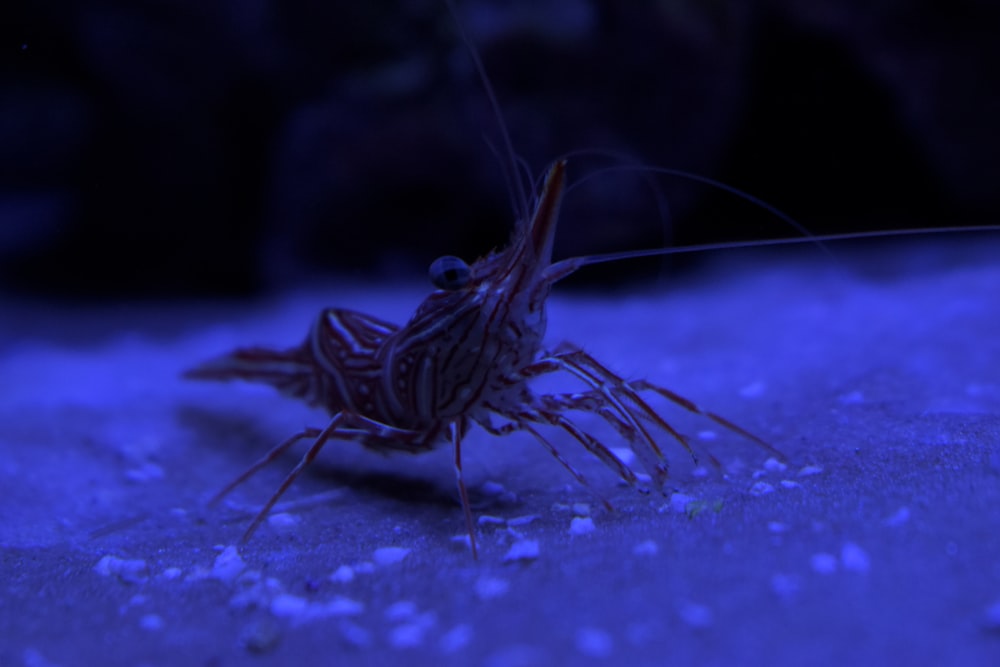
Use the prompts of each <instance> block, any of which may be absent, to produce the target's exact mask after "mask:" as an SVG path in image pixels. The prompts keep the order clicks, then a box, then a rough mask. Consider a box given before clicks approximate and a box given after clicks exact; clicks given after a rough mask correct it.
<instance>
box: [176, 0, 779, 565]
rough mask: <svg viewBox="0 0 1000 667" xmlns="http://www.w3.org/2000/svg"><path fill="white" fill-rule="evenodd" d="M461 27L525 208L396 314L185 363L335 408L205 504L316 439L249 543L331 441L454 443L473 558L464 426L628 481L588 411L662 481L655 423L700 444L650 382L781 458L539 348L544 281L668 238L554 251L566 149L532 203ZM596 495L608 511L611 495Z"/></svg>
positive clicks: (360, 318)
mask: <svg viewBox="0 0 1000 667" xmlns="http://www.w3.org/2000/svg"><path fill="white" fill-rule="evenodd" d="M449 8H451V5H450V3H449ZM452 11H454V10H453V8H452ZM456 22H457V17H456ZM458 27H459V32H460V33H461V36H462V39H463V40H464V41H465V43H466V45H467V46H468V48H469V51H470V55H471V57H472V59H473V62H474V64H475V66H476V68H477V71H478V73H479V75H480V79H481V81H482V83H483V85H484V88H485V90H486V94H487V96H488V98H489V101H490V103H491V105H492V107H493V110H494V112H495V114H496V116H497V120H498V124H499V126H500V131H501V136H502V138H503V148H504V149H505V151H504V157H505V161H506V164H505V169H506V176H507V179H508V182H509V184H510V185H512V186H513V187H514V188H515V190H517V192H516V194H517V195H518V197H517V201H518V202H519V203H520V219H519V220H518V221H517V223H516V226H515V229H514V232H513V235H512V238H511V241H510V242H509V244H508V245H507V246H506V247H505V248H503V249H502V250H499V251H495V252H492V253H491V254H489V255H487V256H485V257H482V258H480V259H478V260H476V261H475V262H473V263H472V264H471V265H469V264H466V263H465V262H464V261H462V260H461V259H459V258H457V257H452V256H445V257H441V258H439V259H438V260H436V261H435V262H434V263H433V264H432V265H431V268H430V274H431V279H432V282H433V283H434V285H435V287H436V288H437V289H436V290H435V291H433V292H432V293H431V294H430V295H429V296H427V298H425V299H424V301H423V302H422V303H421V304H420V305H419V307H418V308H417V309H416V312H415V313H414V314H413V316H412V317H411V318H410V320H409V321H408V322H407V323H406V324H404V325H403V326H398V325H396V324H393V323H390V322H386V321H383V320H380V319H378V318H375V317H372V316H370V315H367V314H365V313H361V312H357V311H354V310H346V309H342V308H328V309H326V310H323V311H322V312H321V313H319V315H318V316H317V318H316V319H315V320H314V321H313V323H312V326H311V328H310V330H309V333H308V335H307V336H306V338H305V340H304V341H303V342H302V343H301V344H300V345H297V346H295V347H291V348H288V349H284V350H275V349H268V348H261V347H250V348H243V349H238V350H236V351H234V352H232V353H230V354H227V355H224V356H222V357H220V358H217V359H214V360H211V361H208V362H206V363H203V364H201V365H199V366H197V367H195V368H192V369H191V370H189V371H187V372H186V373H185V377H188V378H193V379H202V380H222V381H226V380H245V381H251V382H261V383H265V384H269V385H271V386H273V387H275V388H276V389H277V390H278V391H280V392H281V393H283V394H285V395H287V396H291V397H294V398H296V399H300V400H302V401H305V402H306V403H308V404H309V405H311V406H314V407H317V408H321V409H323V410H325V411H326V412H327V413H328V414H329V415H330V419H329V421H328V422H327V423H326V426H324V427H323V428H306V429H303V430H301V431H299V432H297V433H295V434H293V435H292V436H291V437H289V438H287V439H286V440H284V441H283V442H281V443H279V444H278V445H277V446H275V447H274V448H273V449H271V450H270V451H269V452H267V453H266V454H265V455H264V456H263V457H262V458H260V459H259V460H258V461H257V462H256V463H254V464H253V465H251V466H250V467H249V468H247V469H246V470H245V471H244V472H243V473H242V474H241V475H239V476H238V477H237V478H236V479H234V480H233V481H232V482H231V483H229V484H228V485H227V486H225V487H224V488H223V489H222V490H221V491H219V493H217V494H216V495H215V496H214V497H213V499H212V501H211V502H216V501H218V500H219V499H221V498H222V497H224V496H225V495H227V494H228V493H230V492H231V491H232V490H233V489H235V488H236V487H237V486H239V485H240V484H242V483H243V482H245V481H246V480H247V479H249V478H250V477H251V476H252V475H254V474H255V473H256V472H258V471H259V470H261V469H262V468H263V467H265V466H267V465H268V464H269V463H271V462H273V461H274V460H275V459H277V458H278V457H279V456H280V455H282V454H283V453H284V452H286V451H287V450H288V449H290V448H291V447H292V446H293V445H294V444H296V443H297V442H299V441H302V440H309V441H311V442H310V444H309V446H308V448H307V449H306V451H305V453H304V454H303V455H302V457H301V458H300V459H299V461H298V463H297V464H296V465H295V466H294V467H293V468H292V470H291V471H290V472H289V473H288V474H287V476H286V477H285V479H284V480H283V481H282V483H281V484H280V486H279V487H278V488H277V490H276V491H275V492H274V493H273V494H272V496H271V497H270V499H269V500H268V501H267V503H266V504H265V505H264V506H263V508H262V509H261V510H260V511H259V512H258V513H257V515H256V516H255V518H254V519H253V520H252V522H251V523H250V525H249V527H248V528H247V530H246V532H245V533H244V536H243V541H244V542H246V541H247V540H249V539H250V537H251V536H252V535H253V533H254V532H255V531H256V529H257V528H258V527H259V526H260V524H261V522H262V521H263V520H264V519H265V518H266V517H267V515H268V513H269V512H270V511H271V509H272V508H273V507H274V505H275V504H276V503H277V502H278V500H279V499H280V498H281V496H282V495H283V494H284V493H285V492H286V491H287V490H288V488H289V487H290V486H291V485H292V484H293V483H294V481H295V480H296V478H297V477H298V476H299V475H300V474H301V472H302V471H303V470H304V469H305V468H306V467H307V466H308V465H309V464H310V463H312V461H314V460H315V458H316V457H317V455H318V454H319V453H320V451H321V450H322V449H323V447H324V446H325V445H326V443H327V442H328V441H330V440H349V441H356V442H358V443H360V444H361V445H362V446H363V447H365V448H368V449H370V450H373V451H375V452H379V453H383V454H388V453H394V452H407V453H410V454H420V453H423V452H428V451H431V450H433V449H435V448H438V447H440V446H442V445H445V444H448V443H450V444H451V446H452V447H453V449H454V469H455V476H456V483H457V486H458V493H459V497H460V500H461V505H462V510H463V514H464V517H465V527H466V531H467V533H468V538H469V546H470V549H471V551H472V555H473V557H474V558H475V557H477V556H478V552H477V546H476V535H475V525H474V522H473V518H472V510H471V507H470V503H469V496H468V492H467V489H466V485H465V481H464V476H463V473H462V444H463V441H464V438H465V436H466V435H467V433H468V432H469V429H470V428H471V427H472V425H473V424H475V425H478V426H479V427H481V428H482V429H484V430H485V431H486V432H488V433H490V434H492V435H495V436H505V435H509V434H512V433H516V432H524V433H527V434H529V435H530V436H531V437H533V438H534V439H535V440H537V441H538V442H539V443H540V444H541V445H542V446H543V447H544V448H545V449H546V450H547V451H548V452H549V453H550V454H551V455H552V456H554V457H555V458H556V459H557V460H558V461H559V463H560V464H562V465H563V466H564V467H565V468H566V469H567V470H568V471H569V473H570V474H571V475H572V476H573V477H574V478H575V479H576V480H577V481H579V482H580V483H581V484H582V485H584V486H585V487H589V484H588V482H587V480H586V478H585V477H584V476H583V475H582V474H581V473H580V472H579V471H578V470H577V469H576V468H574V467H573V465H572V464H571V463H570V462H569V461H568V460H567V459H566V458H565V457H564V456H563V455H562V453H561V452H560V450H559V448H558V446H557V443H556V442H555V441H554V440H553V439H551V438H550V437H548V436H546V435H544V434H543V432H542V431H541V430H540V429H539V427H555V428H556V429H558V430H561V431H563V432H565V434H566V435H567V436H568V438H569V439H570V440H571V441H575V442H576V443H577V444H578V445H580V446H582V447H583V448H584V449H585V450H586V451H587V452H589V453H590V454H592V455H593V456H595V457H596V458H597V459H599V460H600V461H601V462H602V463H604V464H605V465H606V466H607V467H608V468H610V469H611V470H612V471H613V472H614V473H615V474H617V475H618V476H619V477H620V478H621V479H622V480H624V481H625V482H627V483H628V484H630V485H635V484H636V483H637V482H638V479H639V478H638V477H637V474H636V472H635V471H634V470H633V469H632V468H631V467H629V465H627V464H626V463H624V462H623V461H622V460H621V459H620V458H619V457H618V456H616V455H615V454H614V453H613V451H612V450H611V448H609V446H608V445H606V444H605V443H604V442H603V441H601V440H600V439H599V438H597V437H596V436H594V435H592V434H591V433H590V432H588V431H587V430H585V429H583V428H581V427H580V426H578V425H577V423H576V422H574V421H573V419H571V418H570V416H569V415H568V414H567V413H571V412H585V413H592V414H595V415H597V416H599V417H600V418H601V419H603V420H604V421H605V422H607V423H608V424H610V426H611V427H612V428H613V430H614V431H615V432H616V433H617V434H618V436H619V437H621V438H622V439H623V440H624V441H625V442H627V443H628V445H629V447H630V448H631V450H632V452H633V453H634V454H635V457H636V459H637V460H638V461H639V462H640V464H641V465H642V467H643V468H644V470H645V472H646V474H647V475H648V476H649V478H650V480H651V482H652V483H653V484H654V485H655V486H656V487H657V488H661V489H662V488H663V486H664V484H665V483H666V481H667V478H668V463H667V459H666V457H665V456H664V454H663V452H662V450H661V448H660V446H659V444H658V443H657V440H656V438H655V437H654V433H655V432H657V431H659V432H662V433H665V434H667V436H669V437H670V438H672V439H673V440H675V441H676V442H677V443H679V445H680V446H681V447H682V448H683V449H684V450H686V451H687V452H688V454H690V455H691V456H692V458H694V459H695V460H696V461H697V456H696V454H695V452H694V449H693V448H692V446H691V444H690V442H689V441H688V439H687V438H686V437H685V436H684V435H683V434H681V433H680V432H679V431H678V430H677V429H675V428H674V427H673V426H671V424H670V423H669V422H668V421H667V420H666V419H664V418H663V417H662V416H661V415H660V414H659V413H658V412H657V411H656V410H654V409H653V407H651V406H650V404H649V403H648V402H647V400H646V398H647V396H649V395H654V394H655V395H659V396H661V397H663V398H665V399H667V400H668V401H670V402H672V403H675V404H676V405H678V406H680V407H681V408H683V409H685V410H687V411H690V412H693V413H696V414H698V415H701V416H703V417H705V418H707V419H709V420H711V421H714V422H715V423H717V424H719V425H721V426H722V427H724V428H726V429H728V430H730V431H733V432H735V433H736V434H738V435H740V436H742V437H743V438H745V439H747V440H749V441H750V442H753V443H754V444H756V445H757V446H759V447H761V448H762V449H764V450H765V451H767V452H769V453H770V454H771V455H772V456H775V457H777V458H779V459H784V456H783V455H782V454H781V452H779V451H778V450H777V449H776V448H774V447H773V446H772V445H771V444H769V443H768V442H766V441H765V440H763V439H761V438H759V437H757V436H756V435H754V434H752V433H750V432H749V431H747V430H746V429H744V428H742V427H740V426H737V425H736V424H734V423H733V422H731V421H729V420H727V419H725V418H723V417H721V416H719V415H718V414H715V413H714V412H710V411H708V410H704V409H702V408H701V407H699V406H698V405H696V404H695V403H694V402H692V401H690V400H689V399H687V398H684V397H683V396H681V395H679V394H677V393H675V392H673V391H671V390H670V389H667V388H665V387H661V386H659V385H657V384H654V383H652V382H649V381H647V380H639V381H627V380H625V379H624V378H622V377H621V376H619V375H618V374H616V373H615V372H613V371H612V370H610V369H609V368H608V367H607V366H606V365H605V364H603V363H601V362H600V361H599V360H597V359H596V358H594V357H593V356H591V355H590V354H588V353H587V352H585V351H583V350H582V349H581V348H579V347H575V346H569V345H565V344H564V345H563V346H561V347H560V348H559V349H558V350H550V349H548V348H546V347H545V345H544V344H543V338H544V335H545V328H546V313H545V304H546V300H547V299H548V296H549V293H550V291H551V289H552V286H553V284H555V283H556V282H558V281H559V280H561V279H563V278H565V277H567V276H569V275H570V274H572V273H573V272H575V271H576V270H578V269H579V268H581V267H583V266H585V265H589V264H594V263H598V262H603V261H612V260H617V259H622V258H624V257H628V256H643V255H645V254H666V252H667V251H668V250H669V249H658V250H654V251H640V252H633V253H624V254H623V253H615V254H609V255H597V256H586V257H576V258H570V259H566V260H562V261H558V262H553V261H552V246H553V240H554V238H555V233H556V227H557V223H558V219H559V207H560V202H561V201H562V197H563V194H564V191H565V189H566V180H567V178H566V160H564V159H561V160H557V161H556V162H554V163H553V164H552V165H551V167H550V168H549V169H548V172H547V176H546V178H545V180H544V184H543V186H542V188H541V190H540V192H539V193H538V194H537V196H535V197H534V198H533V201H531V202H530V205H529V198H528V196H527V194H526V191H525V185H524V182H523V180H522V179H521V178H520V177H519V174H520V171H519V170H520V167H521V164H520V162H519V161H518V159H517V157H516V154H515V153H514V150H513V148H512V143H511V141H510V137H509V135H508V133H507V129H506V126H505V124H504V122H503V117H502V115H501V113H500V111H499V105H498V104H497V102H496V98H495V95H494V93H493V90H492V87H491V85H490V83H489V79H488V77H487V76H486V73H485V70H484V68H483V65H482V62H481V60H480V58H479V56H478V53H477V52H476V50H475V48H474V46H473V45H472V44H471V42H470V41H469V39H468V37H467V36H466V35H465V34H464V31H462V27H461V24H460V23H459V24H458ZM650 171H654V172H655V171H660V172H662V173H674V174H676V173H678V172H672V171H671V170H664V169H651V170H650ZM681 175H685V174H681ZM695 178H699V180H707V179H700V177H695ZM727 189H730V190H731V188H727ZM741 194H742V193H741ZM751 199H752V198H751ZM754 201H756V200H754ZM765 207H766V205H765ZM766 208H768V209H769V210H773V209H771V208H770V207H766ZM555 373H563V374H567V375H570V376H573V377H575V378H577V379H578V380H579V381H581V382H582V383H583V385H584V386H585V390H584V391H582V392H576V393H559V394H542V393H536V392H535V391H533V390H532V388H531V381H532V380H533V379H535V378H538V377H540V376H543V375H550V374H555ZM709 457H710V460H711V462H712V463H713V464H714V465H716V466H718V465H719V464H718V461H716V460H715V458H714V457H711V455H709ZM603 502H604V504H605V506H607V507H608V509H610V504H608V503H607V501H603Z"/></svg>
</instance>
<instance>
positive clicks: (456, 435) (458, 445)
mask: <svg viewBox="0 0 1000 667" xmlns="http://www.w3.org/2000/svg"><path fill="white" fill-rule="evenodd" d="M464 431H465V426H464V424H459V423H458V422H455V423H452V424H451V441H452V443H453V444H454V445H455V477H456V480H457V482H458V495H459V498H460V499H461V501H462V512H464V513H465V529H466V530H467V531H468V533H469V547H470V548H471V549H472V557H473V558H474V559H476V560H478V559H479V553H478V552H477V551H476V527H475V524H474V523H473V521H472V508H471V507H470V505H469V492H468V491H467V490H466V488H465V477H464V476H463V474H462V433H463V432H464Z"/></svg>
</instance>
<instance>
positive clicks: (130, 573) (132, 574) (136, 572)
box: [94, 556, 149, 584]
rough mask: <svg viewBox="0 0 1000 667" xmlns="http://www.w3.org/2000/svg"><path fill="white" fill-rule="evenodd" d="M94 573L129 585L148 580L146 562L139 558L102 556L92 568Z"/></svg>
mask: <svg viewBox="0 0 1000 667" xmlns="http://www.w3.org/2000/svg"><path fill="white" fill-rule="evenodd" d="M94 572H96V573H97V574H99V575H101V576H103V577H110V576H115V577H118V579H120V580H121V581H124V582H126V583H129V584H137V583H140V582H143V581H146V579H148V578H149V567H147V565H146V561H144V560H142V559H140V558H133V559H127V558H118V557H117V556H103V557H102V558H101V560H99V561H97V565H95V566H94Z"/></svg>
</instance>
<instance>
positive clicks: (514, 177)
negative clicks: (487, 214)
mask: <svg viewBox="0 0 1000 667" xmlns="http://www.w3.org/2000/svg"><path fill="white" fill-rule="evenodd" d="M445 4H447V5H448V11H450V12H451V16H452V18H453V19H454V20H455V25H456V27H457V28H458V34H459V36H460V37H461V38H462V42H463V43H464V44H465V47H466V48H467V49H468V51H469V57H470V58H471V59H472V63H473V65H475V68H476V73H477V74H478V75H479V80H480V82H481V83H482V84H483V88H484V89H485V91H486V97H487V98H488V99H489V101H490V108H491V109H492V110H493V116H494V118H495V119H496V121H497V125H498V126H499V128H500V137H501V138H502V139H503V151H504V153H505V154H506V158H507V160H506V161H507V166H506V168H505V171H507V172H508V173H509V174H510V176H509V178H508V180H509V181H513V183H514V188H515V189H516V194H517V199H518V203H519V205H520V208H521V210H520V211H516V212H515V213H516V214H517V216H518V218H519V219H520V220H526V219H527V217H528V215H529V212H530V206H529V203H528V194H527V192H525V189H524V181H523V180H522V178H521V172H520V167H519V165H520V163H519V162H518V158H517V153H515V152H514V144H513V143H512V142H511V140H510V133H509V132H508V131H507V123H506V122H504V117H503V113H501V111H500V105H499V104H498V103H497V96H496V94H495V93H494V92H493V84H492V83H490V78H489V76H487V74H486V67H485V66H483V60H482V58H480V57H479V51H477V50H476V46H475V44H473V43H472V40H471V39H470V38H469V35H468V33H467V32H466V31H465V26H464V25H462V21H461V19H460V18H459V16H458V10H457V9H456V8H455V3H454V2H453V0H445Z"/></svg>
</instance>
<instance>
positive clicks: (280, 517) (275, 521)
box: [267, 512, 299, 530]
mask: <svg viewBox="0 0 1000 667" xmlns="http://www.w3.org/2000/svg"><path fill="white" fill-rule="evenodd" d="M298 523H299V517H297V516H295V515H294V514H289V513H288V512H278V513H277V514H271V515H269V516H268V517H267V524H268V525H269V526H271V527H272V528H275V529H277V530H288V529H289V528H292V527H293V526H295V525H296V524H298Z"/></svg>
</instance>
